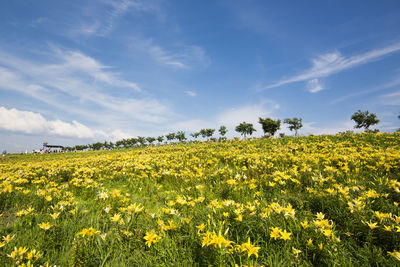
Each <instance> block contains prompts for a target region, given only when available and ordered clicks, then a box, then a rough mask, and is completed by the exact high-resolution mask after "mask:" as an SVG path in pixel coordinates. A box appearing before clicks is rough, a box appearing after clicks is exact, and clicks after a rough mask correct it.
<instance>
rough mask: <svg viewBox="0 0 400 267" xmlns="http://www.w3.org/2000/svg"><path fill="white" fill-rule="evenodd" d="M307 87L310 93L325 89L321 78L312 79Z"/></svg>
mask: <svg viewBox="0 0 400 267" xmlns="http://www.w3.org/2000/svg"><path fill="white" fill-rule="evenodd" d="M307 88H308V91H309V92H310V93H316V92H319V91H321V90H323V89H324V88H323V87H322V84H321V82H320V81H319V79H312V80H310V81H308V82H307Z"/></svg>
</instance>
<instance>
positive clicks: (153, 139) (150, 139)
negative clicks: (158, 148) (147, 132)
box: [146, 137, 156, 145]
mask: <svg viewBox="0 0 400 267" xmlns="http://www.w3.org/2000/svg"><path fill="white" fill-rule="evenodd" d="M146 141H147V143H149V144H150V145H151V144H152V143H153V142H154V141H156V138H154V137H146Z"/></svg>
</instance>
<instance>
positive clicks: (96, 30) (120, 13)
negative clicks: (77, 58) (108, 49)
mask: <svg viewBox="0 0 400 267" xmlns="http://www.w3.org/2000/svg"><path fill="white" fill-rule="evenodd" d="M99 4H100V5H99ZM88 5H89V6H85V5H83V8H82V10H78V11H77V12H78V14H79V17H73V19H75V21H74V22H73V26H72V28H70V29H69V30H68V35H72V36H76V35H86V36H93V35H94V36H100V37H105V36H107V35H109V34H110V33H112V32H113V31H114V30H115V29H116V28H117V27H118V24H119V23H120V21H121V20H122V19H123V18H124V16H125V15H127V14H129V12H130V11H132V10H133V11H137V12H156V11H158V8H157V7H156V6H155V5H154V4H153V3H151V1H148V0H147V1H140V0H102V1H97V2H95V4H94V5H93V4H92V3H88ZM87 10H90V11H87Z"/></svg>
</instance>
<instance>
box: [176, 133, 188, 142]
mask: <svg viewBox="0 0 400 267" xmlns="http://www.w3.org/2000/svg"><path fill="white" fill-rule="evenodd" d="M175 138H176V139H178V140H179V142H182V141H185V140H186V136H185V132H183V131H179V132H177V133H176V134H175Z"/></svg>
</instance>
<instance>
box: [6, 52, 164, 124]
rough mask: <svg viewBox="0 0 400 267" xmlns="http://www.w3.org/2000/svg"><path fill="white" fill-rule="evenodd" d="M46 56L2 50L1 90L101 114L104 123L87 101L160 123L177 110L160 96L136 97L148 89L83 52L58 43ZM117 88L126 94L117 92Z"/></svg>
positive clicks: (72, 110) (112, 111) (91, 104)
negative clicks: (29, 56)
mask: <svg viewBox="0 0 400 267" xmlns="http://www.w3.org/2000/svg"><path fill="white" fill-rule="evenodd" d="M46 56H47V57H46V58H47V59H48V60H50V61H51V63H43V62H37V61H33V60H26V59H21V58H20V57H16V56H12V55H11V54H9V53H5V52H2V51H1V50H0V64H1V65H3V66H4V67H0V90H1V89H3V90H4V89H8V90H13V91H17V92H19V93H21V94H23V95H25V96H30V97H33V98H35V99H38V100H40V101H43V102H45V103H47V104H50V105H53V106H55V107H57V108H59V109H63V110H64V111H67V112H68V113H71V112H72V113H74V112H75V113H80V114H83V115H85V114H86V115H89V116H90V117H91V118H92V119H93V118H94V117H96V116H97V120H99V121H101V117H99V114H96V113H94V112H92V111H91V109H90V108H85V106H86V105H88V104H89V105H88V106H90V107H91V108H93V105H94V106H95V107H97V108H100V109H101V110H102V112H104V113H113V114H116V115H120V116H121V115H123V116H124V117H126V118H133V119H135V120H138V121H147V122H161V121H163V120H164V119H165V118H166V117H168V116H170V115H171V114H172V113H171V112H170V110H169V108H168V107H166V106H165V105H164V104H162V103H161V102H160V101H159V100H157V99H155V98H152V97H140V95H137V93H140V92H141V91H143V90H142V89H141V88H140V87H139V86H138V85H137V84H136V83H133V82H130V81H127V80H124V79H122V78H121V77H120V75H118V74H117V73H115V72H112V71H111V69H112V68H111V67H108V66H105V65H103V64H101V63H100V62H99V61H97V60H95V59H94V58H92V57H89V56H87V55H85V54H83V53H81V52H79V51H71V50H63V49H60V48H57V47H55V48H53V49H52V50H51V51H50V52H49V53H48V54H46ZM127 89H128V90H127ZM118 92H122V93H123V94H124V95H123V96H118V94H117V93H118ZM82 104H83V105H82ZM77 110H79V112H77ZM81 111H83V112H81Z"/></svg>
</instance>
